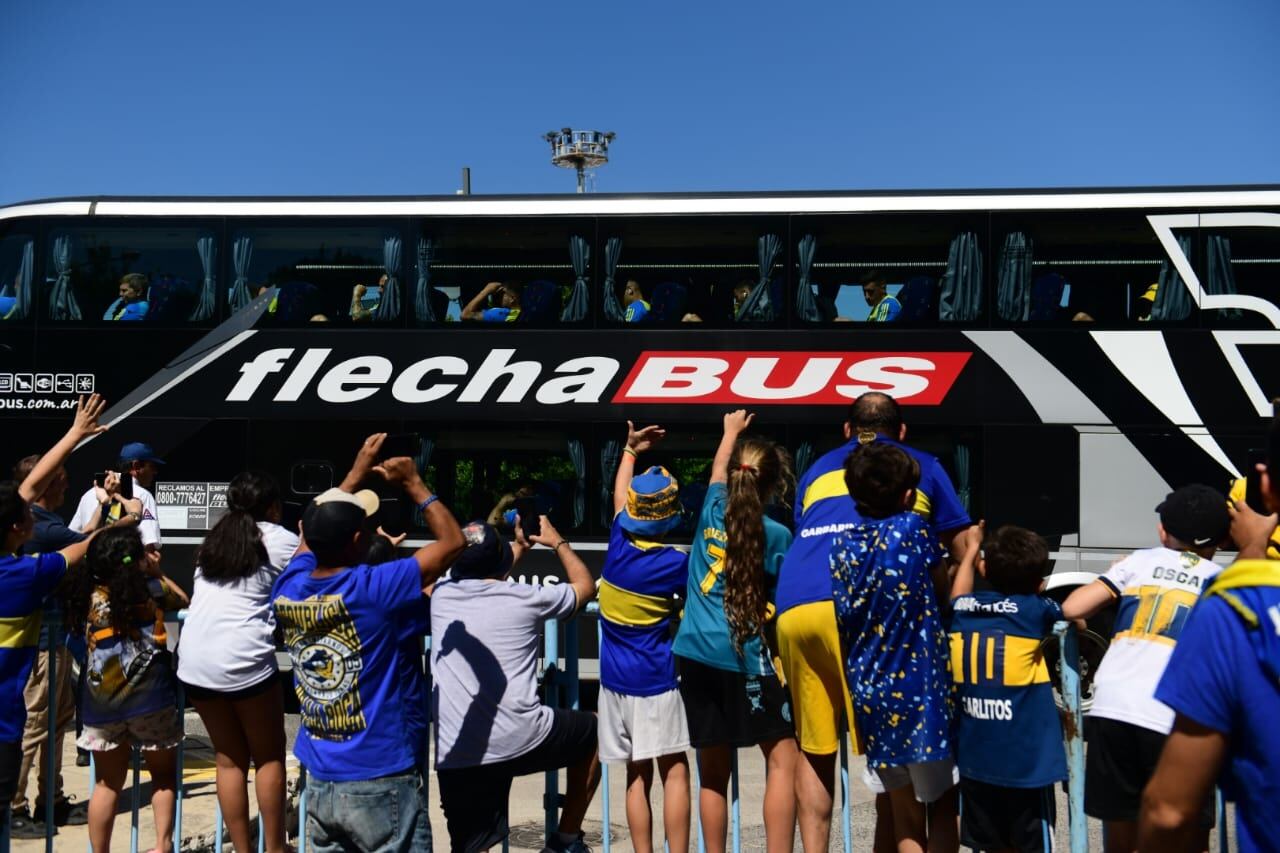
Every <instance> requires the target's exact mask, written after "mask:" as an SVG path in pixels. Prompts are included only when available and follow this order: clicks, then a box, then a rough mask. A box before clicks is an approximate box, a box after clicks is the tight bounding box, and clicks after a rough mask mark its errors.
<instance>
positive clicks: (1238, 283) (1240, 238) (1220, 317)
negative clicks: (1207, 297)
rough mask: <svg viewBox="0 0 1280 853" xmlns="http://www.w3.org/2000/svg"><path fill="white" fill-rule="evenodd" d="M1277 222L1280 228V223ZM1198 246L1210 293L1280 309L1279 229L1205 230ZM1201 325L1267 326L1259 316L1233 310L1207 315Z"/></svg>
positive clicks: (1206, 312) (1213, 312)
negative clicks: (1244, 297)
mask: <svg viewBox="0 0 1280 853" xmlns="http://www.w3.org/2000/svg"><path fill="white" fill-rule="evenodd" d="M1273 215H1274V214H1273ZM1277 222H1278V225H1280V219H1278V220H1277ZM1199 246H1201V247H1203V252H1204V273H1203V276H1202V278H1201V282H1200V283H1201V284H1202V285H1203V286H1204V289H1205V291H1206V292H1207V293H1210V294H1217V295H1231V294H1243V295H1247V296H1255V297H1258V298H1261V299H1265V300H1267V301H1268V302H1270V303H1272V304H1273V305H1280V227H1275V228H1263V227H1246V228H1215V227H1208V228H1202V229H1201V238H1200V241H1199ZM1202 322H1204V323H1207V324H1210V325H1214V326H1247V327H1253V328H1262V327H1266V326H1267V325H1268V324H1267V322H1266V320H1265V319H1264V318H1263V316H1262V315H1261V314H1258V313H1257V312H1252V311H1242V310H1240V309H1232V308H1225V309H1217V310H1210V311H1205V312H1204V316H1203V318H1202Z"/></svg>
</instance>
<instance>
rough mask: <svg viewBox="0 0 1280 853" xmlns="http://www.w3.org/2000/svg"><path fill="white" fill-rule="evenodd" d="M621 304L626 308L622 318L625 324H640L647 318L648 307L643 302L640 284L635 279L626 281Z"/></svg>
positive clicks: (647, 304) (646, 303)
mask: <svg viewBox="0 0 1280 853" xmlns="http://www.w3.org/2000/svg"><path fill="white" fill-rule="evenodd" d="M622 304H623V305H625V306H627V313H626V315H625V317H624V320H625V322H627V323H641V322H643V321H644V318H646V317H648V316H649V310H650V305H649V303H648V302H645V300H644V292H643V291H641V290H640V282H638V281H636V280H635V279H630V280H629V281H627V286H626V287H625V288H624V289H623V291H622Z"/></svg>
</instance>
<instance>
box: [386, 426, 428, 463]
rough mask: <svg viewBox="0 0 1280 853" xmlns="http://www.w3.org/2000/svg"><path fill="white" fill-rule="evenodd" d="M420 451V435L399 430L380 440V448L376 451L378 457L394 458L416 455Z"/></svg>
mask: <svg viewBox="0 0 1280 853" xmlns="http://www.w3.org/2000/svg"><path fill="white" fill-rule="evenodd" d="M421 452H422V437H421V436H419V435H418V434H417V433H416V432H401V433H396V434H395V435H389V436H387V437H386V438H385V439H383V441H382V449H381V450H379V451H378V458H379V459H395V458H396V457H397V456H409V457H416V456H417V455H418V454H419V453H421Z"/></svg>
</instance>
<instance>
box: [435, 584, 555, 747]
mask: <svg viewBox="0 0 1280 853" xmlns="http://www.w3.org/2000/svg"><path fill="white" fill-rule="evenodd" d="M577 609H578V599H577V596H576V595H575V593H574V591H573V587H572V586H571V585H569V584H558V585H556V586H545V587H544V586H531V585H530V584H523V583H508V582H507V581H491V580H475V579H466V580H452V579H445V580H442V581H440V582H439V583H437V584H436V586H435V590H434V591H433V592H432V593H431V672H432V675H433V677H434V679H435V689H434V690H433V691H432V699H433V704H434V705H435V708H434V711H435V714H434V716H435V720H436V767H440V768H450V767H475V766H478V765H481V764H493V763H494V762H497V761H505V760H507V759H509V758H515V757H517V756H520V755H524V754H525V753H526V752H528V751H529V750H531V749H533V748H534V747H535V746H537V745H538V744H540V743H542V742H543V741H544V740H546V739H547V735H549V734H550V733H551V724H552V718H553V717H554V714H553V712H552V710H551V709H550V708H549V707H547V706H546V705H543V704H542V702H541V701H540V700H539V699H538V680H537V664H538V652H539V651H540V650H541V642H540V641H539V639H538V628H539V626H541V624H542V623H543V622H544V621H545V620H547V619H553V618H554V619H567V618H569V617H570V616H572V615H573V614H574V613H575V612H576V611H577Z"/></svg>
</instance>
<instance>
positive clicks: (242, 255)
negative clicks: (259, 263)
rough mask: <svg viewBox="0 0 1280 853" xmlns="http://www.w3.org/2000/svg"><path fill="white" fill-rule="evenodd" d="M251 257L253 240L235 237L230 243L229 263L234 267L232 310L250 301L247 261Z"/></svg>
mask: <svg viewBox="0 0 1280 853" xmlns="http://www.w3.org/2000/svg"><path fill="white" fill-rule="evenodd" d="M252 258H253V240H252V239H250V238H249V237H247V236H245V237H237V238H236V241H235V243H233V244H232V245H231V263H232V264H233V265H234V266H235V268H236V281H235V284H233V285H232V286H231V298H230V299H229V300H228V301H229V302H230V303H231V310H232V311H239V310H240V309H241V308H243V307H244V306H246V305H248V304H249V303H250V302H251V301H252V297H250V296H249V261H250V260H251V259H252Z"/></svg>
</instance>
